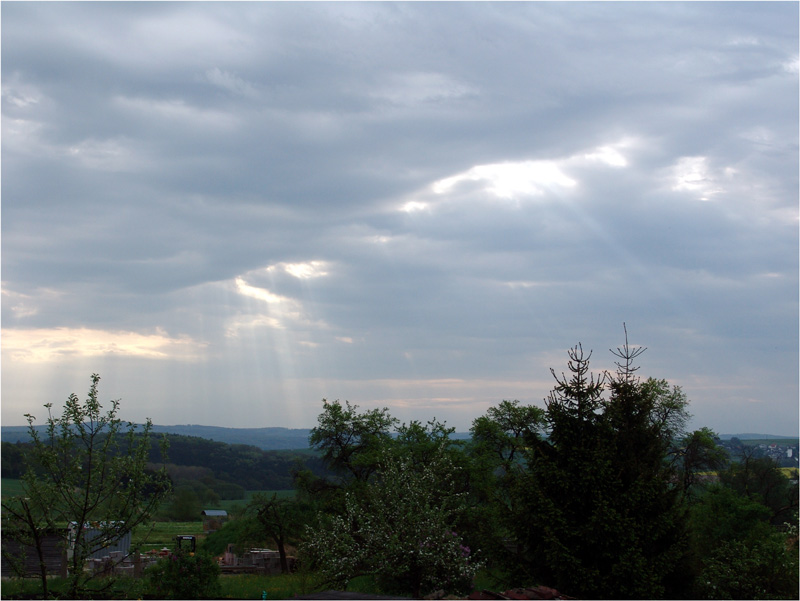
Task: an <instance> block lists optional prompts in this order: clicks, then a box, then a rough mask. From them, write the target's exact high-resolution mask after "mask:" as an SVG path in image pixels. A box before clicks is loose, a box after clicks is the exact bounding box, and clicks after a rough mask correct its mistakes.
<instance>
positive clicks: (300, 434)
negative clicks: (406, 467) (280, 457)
mask: <svg viewBox="0 0 800 601" xmlns="http://www.w3.org/2000/svg"><path fill="white" fill-rule="evenodd" d="M36 429H37V430H38V431H40V432H41V431H42V430H43V429H44V426H43V425H39V426H36ZM153 432H154V433H157V434H160V433H165V434H180V435H182V436H197V437H199V438H206V439H208V440H215V441H217V442H225V443H228V444H244V445H252V446H254V447H258V448H260V449H263V450H265V451H285V450H296V449H307V448H308V436H309V434H310V433H311V429H310V428H222V427H219V426H199V425H194V424H188V425H177V426H157V425H153ZM469 437H470V436H469V433H467V432H462V433H460V432H456V433H455V434H453V438H455V439H467V438H469ZM0 439H2V440H3V441H4V442H17V441H23V442H24V441H27V440H29V436H28V426H2V427H0Z"/></svg>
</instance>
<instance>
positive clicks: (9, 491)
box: [0, 478, 23, 499]
mask: <svg viewBox="0 0 800 601" xmlns="http://www.w3.org/2000/svg"><path fill="white" fill-rule="evenodd" d="M22 493H23V490H22V480H17V479H14V478H3V479H2V480H0V496H2V497H3V498H4V499H5V498H6V497H18V496H20V495H22Z"/></svg>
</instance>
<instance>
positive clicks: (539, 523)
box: [515, 340, 687, 598]
mask: <svg viewBox="0 0 800 601" xmlns="http://www.w3.org/2000/svg"><path fill="white" fill-rule="evenodd" d="M643 350H644V349H640V348H635V349H632V348H630V347H629V346H628V343H627V340H626V342H625V345H624V346H623V347H621V348H619V349H617V352H615V353H614V354H615V355H616V356H617V357H619V358H620V360H621V361H620V362H618V364H617V365H618V370H617V372H616V373H615V374H609V373H603V374H600V375H599V376H595V375H594V374H592V373H591V372H590V371H589V358H590V356H591V353H589V354H588V355H587V354H585V353H584V352H583V349H582V348H581V346H580V345H578V346H576V347H574V348H572V349H570V351H569V353H568V354H569V362H568V369H569V371H570V374H571V375H570V376H569V377H567V376H566V375H565V374H563V373H562V374H561V375H560V376H557V375H556V374H555V372H553V376H554V377H555V379H556V386H555V387H554V389H553V391H552V392H551V394H550V396H549V397H548V399H547V400H546V411H545V419H546V423H547V427H548V436H547V437H546V438H538V437H531V438H530V439H529V440H530V443H531V444H530V446H529V448H528V449H527V450H526V452H525V463H526V465H527V469H526V470H525V472H524V475H523V477H522V478H520V479H519V482H518V484H517V486H516V488H515V493H516V494H517V495H518V499H519V502H518V505H519V507H520V508H521V511H519V512H517V514H516V523H517V527H516V534H517V537H518V540H519V541H520V542H523V543H524V544H525V545H526V546H527V549H528V561H529V562H530V563H529V566H530V568H531V571H532V574H533V576H534V577H536V578H538V579H539V580H540V581H543V582H547V583H548V584H549V585H551V586H555V587H557V588H558V589H559V590H562V591H565V592H567V593H568V594H570V595H573V596H583V597H591V598H598V597H601V596H605V597H614V598H631V597H638V598H658V597H660V596H663V595H664V593H665V590H666V589H665V587H666V585H667V583H668V580H669V578H670V575H671V573H672V572H673V571H674V569H675V567H676V566H677V564H678V561H679V559H680V558H681V556H682V553H683V546H684V540H683V539H684V535H683V526H684V516H683V511H682V507H681V505H680V497H679V491H678V490H677V489H676V488H675V487H674V486H673V485H672V482H673V481H674V477H675V473H674V471H673V470H672V469H671V468H670V465H669V463H668V462H667V461H666V459H667V455H668V452H669V448H670V443H671V440H672V439H673V438H674V437H675V436H676V434H679V433H680V429H681V428H682V425H683V424H684V423H685V421H686V417H687V414H686V410H685V407H686V399H685V397H684V396H683V394H682V393H681V391H680V389H677V388H672V389H671V388H669V387H668V386H667V385H666V383H665V382H663V381H657V380H652V379H651V380H647V381H645V382H642V381H640V380H639V379H638V377H636V375H635V374H634V372H635V371H636V369H637V368H636V367H634V366H633V360H634V359H635V358H636V357H637V356H638V355H639V354H641V352H642V351H643ZM605 392H608V393H609V395H608V397H604V396H603V395H604V393H605Z"/></svg>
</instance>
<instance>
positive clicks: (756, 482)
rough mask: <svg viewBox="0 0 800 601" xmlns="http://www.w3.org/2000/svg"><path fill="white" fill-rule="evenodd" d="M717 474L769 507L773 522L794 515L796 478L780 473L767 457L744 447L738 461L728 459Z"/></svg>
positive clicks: (776, 523) (730, 485)
mask: <svg viewBox="0 0 800 601" xmlns="http://www.w3.org/2000/svg"><path fill="white" fill-rule="evenodd" d="M745 449H747V447H745ZM719 477H720V482H722V484H724V485H725V486H728V487H730V488H732V489H733V490H735V491H736V492H738V493H739V494H741V495H744V496H745V497H747V498H748V499H753V500H756V501H758V502H760V503H762V504H763V505H765V506H766V507H768V508H769V509H770V511H771V515H770V522H771V523H772V524H774V525H776V526H780V525H782V524H783V523H784V522H787V521H790V520H791V519H792V518H793V517H794V516H796V515H797V510H798V496H797V484H796V481H795V482H793V481H792V480H789V479H788V478H787V477H786V476H784V475H783V473H782V472H781V470H780V469H779V468H778V465H777V464H776V463H775V461H773V460H772V459H770V458H769V457H760V458H758V459H754V458H753V457H752V455H751V454H750V453H748V452H747V451H745V452H744V453H743V454H742V457H741V461H739V462H733V463H731V465H730V466H729V467H728V469H727V470H723V471H721V472H720V473H719Z"/></svg>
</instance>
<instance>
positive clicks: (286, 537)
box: [247, 493, 309, 574]
mask: <svg viewBox="0 0 800 601" xmlns="http://www.w3.org/2000/svg"><path fill="white" fill-rule="evenodd" d="M247 513H250V514H251V515H255V517H256V520H257V521H258V524H259V525H260V526H261V528H262V529H263V531H264V533H266V535H267V536H268V537H270V538H271V539H272V540H273V541H275V545H276V546H277V547H278V554H279V556H280V561H281V572H282V573H284V574H288V573H289V562H288V560H287V555H286V545H288V544H297V543H298V542H299V540H300V539H299V536H298V535H299V534H300V532H301V531H302V529H303V526H305V524H306V523H307V522H308V520H309V515H308V506H307V505H306V504H305V503H302V502H301V501H298V500H297V499H289V498H282V499H279V498H278V495H277V494H275V493H273V494H272V495H271V496H268V495H265V494H257V495H255V496H254V497H253V499H252V500H251V501H250V503H249V504H248V506H247Z"/></svg>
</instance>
